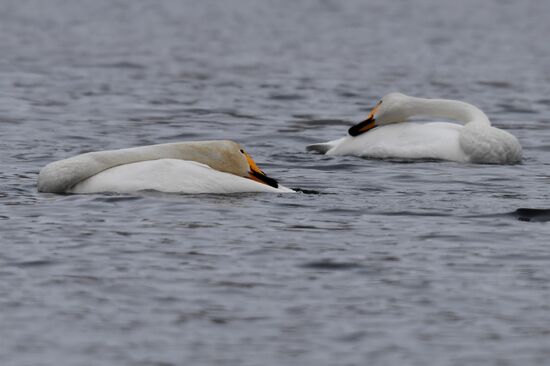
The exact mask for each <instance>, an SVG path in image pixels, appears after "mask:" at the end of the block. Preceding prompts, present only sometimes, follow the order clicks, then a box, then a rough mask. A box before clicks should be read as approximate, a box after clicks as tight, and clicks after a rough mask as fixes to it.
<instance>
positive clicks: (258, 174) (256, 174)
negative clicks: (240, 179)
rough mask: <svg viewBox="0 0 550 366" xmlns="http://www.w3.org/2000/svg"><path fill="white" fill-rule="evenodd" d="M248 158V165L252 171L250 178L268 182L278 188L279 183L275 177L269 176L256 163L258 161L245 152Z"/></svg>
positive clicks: (264, 182)
mask: <svg viewBox="0 0 550 366" xmlns="http://www.w3.org/2000/svg"><path fill="white" fill-rule="evenodd" d="M245 156H246V159H247V160H248V165H249V166H250V171H249V172H248V178H250V179H252V180H255V181H256V182H259V183H263V184H267V185H268V186H270V187H273V188H278V187H279V183H277V181H276V180H275V179H273V178H269V177H268V176H267V175H265V174H264V172H262V170H261V169H260V168H258V166H257V165H256V162H255V161H254V160H253V159H252V157H251V156H250V155H248V154H246V153H245Z"/></svg>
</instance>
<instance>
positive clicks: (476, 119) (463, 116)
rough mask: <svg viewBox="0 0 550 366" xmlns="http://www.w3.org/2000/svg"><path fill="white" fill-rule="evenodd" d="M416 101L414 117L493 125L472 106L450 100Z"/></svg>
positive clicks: (420, 99)
mask: <svg viewBox="0 0 550 366" xmlns="http://www.w3.org/2000/svg"><path fill="white" fill-rule="evenodd" d="M414 99H415V100H414V103H413V108H412V109H413V110H414V115H424V116H430V117H442V118H449V119H452V120H456V121H459V122H462V123H464V124H469V123H476V124H483V125H488V126H490V125H491V122H490V121H489V118H488V117H487V115H486V114H485V113H483V112H482V111H481V110H480V109H479V108H477V107H476V106H474V105H472V104H469V103H465V102H461V101H458V100H448V99H423V98H414Z"/></svg>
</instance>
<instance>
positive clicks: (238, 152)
mask: <svg viewBox="0 0 550 366" xmlns="http://www.w3.org/2000/svg"><path fill="white" fill-rule="evenodd" d="M197 148H198V149H199V150H202V151H200V155H201V158H197V159H196V160H197V161H199V162H201V163H203V164H206V165H208V166H210V167H211V168H213V169H215V170H219V171H222V172H226V173H230V174H234V175H238V176H240V177H243V178H248V179H252V180H254V181H256V182H259V183H262V184H267V185H268V186H270V187H273V188H278V187H279V184H278V183H277V181H276V180H275V179H273V178H270V177H268V176H267V175H266V174H265V173H264V172H263V171H262V170H261V169H260V168H259V167H258V165H256V162H255V161H254V159H252V157H251V156H250V155H249V154H248V153H247V152H246V151H245V150H244V148H243V147H242V146H241V145H239V144H238V143H236V142H233V141H210V142H206V146H204V145H202V146H197Z"/></svg>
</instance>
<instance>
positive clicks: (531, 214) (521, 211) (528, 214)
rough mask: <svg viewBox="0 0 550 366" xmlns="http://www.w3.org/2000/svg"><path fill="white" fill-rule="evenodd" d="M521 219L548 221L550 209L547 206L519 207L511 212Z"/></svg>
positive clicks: (549, 219)
mask: <svg viewBox="0 0 550 366" xmlns="http://www.w3.org/2000/svg"><path fill="white" fill-rule="evenodd" d="M510 214H511V215H512V216H514V217H515V218H516V219H518V220H519V221H529V222H547V221H550V209H547V208H518V209H517V210H515V211H514V212H511V213H510Z"/></svg>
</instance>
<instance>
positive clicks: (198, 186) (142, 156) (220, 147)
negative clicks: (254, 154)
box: [38, 141, 294, 193]
mask: <svg viewBox="0 0 550 366" xmlns="http://www.w3.org/2000/svg"><path fill="white" fill-rule="evenodd" d="M142 190H156V191H161V192H173V193H239V192H276V193H285V192H294V191H293V190H291V189H289V188H286V187H283V186H281V185H279V184H278V183H277V182H276V181H275V180H274V179H272V178H269V177H267V176H266V175H265V174H264V173H263V172H262V171H261V170H260V169H259V168H258V167H257V166H256V164H255V162H254V161H253V160H252V158H251V157H250V156H249V155H248V154H247V153H246V152H245V151H244V150H243V149H242V147H241V146H240V145H239V144H237V143H235V142H232V141H197V142H180V143H170V144H160V145H151V146H142V147H135V148H129V149H122V150H110V151H98V152H91V153H87V154H82V155H78V156H75V157H72V158H69V159H65V160H60V161H56V162H53V163H50V164H48V165H47V166H45V167H44V168H43V169H42V170H41V171H40V174H39V176H38V191H40V192H52V193H99V192H117V193H130V192H137V191H142Z"/></svg>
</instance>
